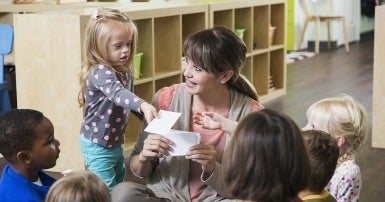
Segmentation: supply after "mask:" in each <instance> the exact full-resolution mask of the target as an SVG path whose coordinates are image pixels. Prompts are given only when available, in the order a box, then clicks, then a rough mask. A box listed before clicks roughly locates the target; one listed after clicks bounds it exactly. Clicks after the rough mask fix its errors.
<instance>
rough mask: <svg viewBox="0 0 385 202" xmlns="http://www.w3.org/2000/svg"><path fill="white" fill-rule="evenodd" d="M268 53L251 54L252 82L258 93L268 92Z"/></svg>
mask: <svg viewBox="0 0 385 202" xmlns="http://www.w3.org/2000/svg"><path fill="white" fill-rule="evenodd" d="M269 72H270V71H269V53H264V54H259V55H255V56H253V69H252V80H251V81H252V83H253V85H254V87H255V88H256V89H257V92H258V94H259V95H266V94H268V93H269Z"/></svg>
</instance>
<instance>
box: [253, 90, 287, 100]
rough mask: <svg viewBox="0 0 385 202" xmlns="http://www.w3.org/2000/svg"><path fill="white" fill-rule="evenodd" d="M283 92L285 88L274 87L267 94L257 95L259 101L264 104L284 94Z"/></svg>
mask: <svg viewBox="0 0 385 202" xmlns="http://www.w3.org/2000/svg"><path fill="white" fill-rule="evenodd" d="M285 94H286V89H284V88H280V89H276V90H273V91H271V92H269V93H268V94H265V95H261V96H260V97H259V102H260V103H262V104H264V103H266V102H269V101H272V100H274V99H276V98H279V97H281V96H284V95H285Z"/></svg>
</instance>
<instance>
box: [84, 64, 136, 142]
mask: <svg viewBox="0 0 385 202" xmlns="http://www.w3.org/2000/svg"><path fill="white" fill-rule="evenodd" d="M133 88H134V87H133V83H132V81H131V79H130V77H129V75H128V74H127V73H126V74H123V75H122V76H121V78H120V77H119V79H118V77H117V74H116V73H115V72H114V71H113V70H112V69H111V68H110V67H107V66H103V65H99V66H97V67H95V68H94V69H93V70H91V72H90V74H89V75H88V76H87V78H86V87H85V91H84V93H85V104H86V105H85V111H84V119H83V122H82V125H81V129H80V135H81V136H84V137H85V138H87V139H89V140H91V141H92V142H94V143H96V144H98V145H100V146H103V147H106V148H112V147H120V146H121V144H123V143H124V131H125V129H126V126H127V121H128V117H129V115H130V112H131V111H133V112H138V113H141V111H140V105H141V104H142V103H143V102H144V100H142V99H141V98H139V97H138V96H136V95H135V94H134V93H133Z"/></svg>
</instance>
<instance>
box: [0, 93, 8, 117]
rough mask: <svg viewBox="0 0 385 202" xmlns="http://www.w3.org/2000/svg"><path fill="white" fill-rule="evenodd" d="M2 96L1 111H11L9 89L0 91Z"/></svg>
mask: <svg viewBox="0 0 385 202" xmlns="http://www.w3.org/2000/svg"><path fill="white" fill-rule="evenodd" d="M0 96H1V98H0V100H1V104H0V112H7V111H10V110H11V102H10V98H9V94H8V90H2V91H1V92H0Z"/></svg>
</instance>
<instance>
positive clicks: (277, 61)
mask: <svg viewBox="0 0 385 202" xmlns="http://www.w3.org/2000/svg"><path fill="white" fill-rule="evenodd" d="M285 67H286V63H285V49H284V48H282V49H278V50H275V51H271V52H270V75H272V76H273V79H274V85H275V88H276V89H283V88H285V83H286V81H285V75H286V68H285Z"/></svg>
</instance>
